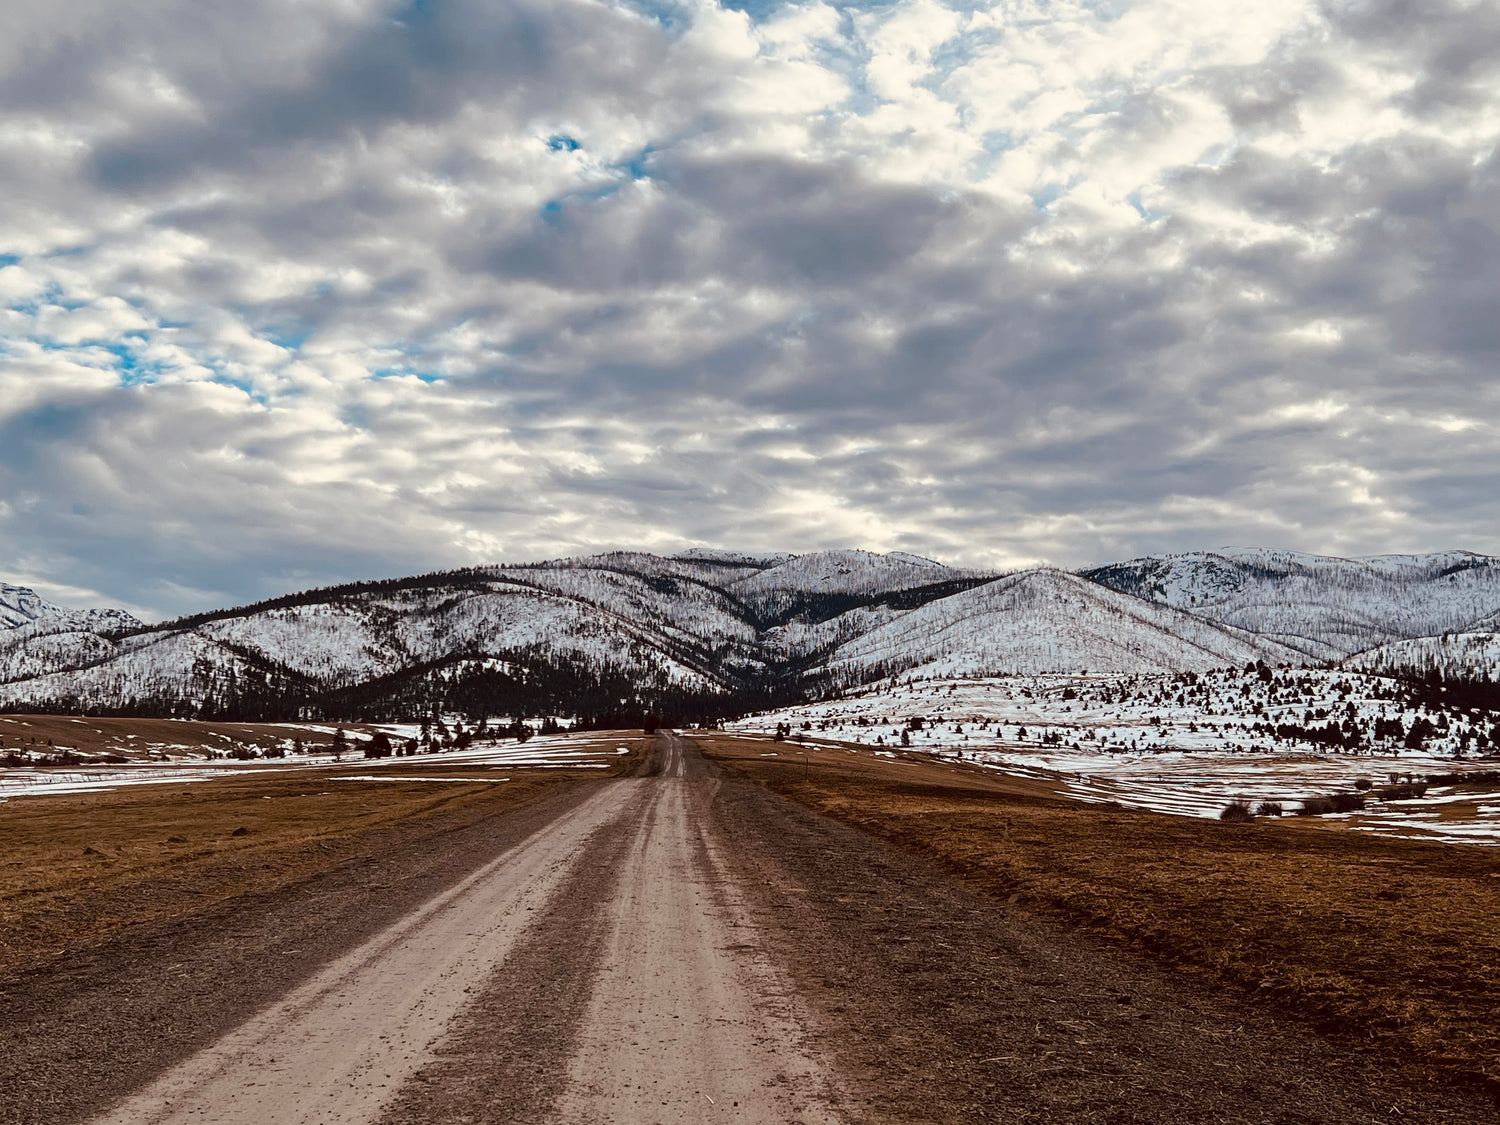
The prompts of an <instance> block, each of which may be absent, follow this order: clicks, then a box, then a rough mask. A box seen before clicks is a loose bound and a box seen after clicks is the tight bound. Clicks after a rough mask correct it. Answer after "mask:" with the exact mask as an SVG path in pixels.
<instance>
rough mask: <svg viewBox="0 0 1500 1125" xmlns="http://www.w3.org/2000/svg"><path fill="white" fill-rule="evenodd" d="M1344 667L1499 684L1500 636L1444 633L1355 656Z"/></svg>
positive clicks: (1390, 645)
mask: <svg viewBox="0 0 1500 1125" xmlns="http://www.w3.org/2000/svg"><path fill="white" fill-rule="evenodd" d="M1343 667H1345V668H1349V669H1351V670H1354V671H1358V672H1375V673H1377V674H1381V675H1400V676H1418V677H1425V676H1428V675H1431V674H1432V673H1434V672H1436V673H1438V674H1439V675H1441V676H1442V678H1443V679H1445V680H1453V679H1460V680H1476V681H1479V682H1481V683H1491V684H1500V635H1497V634H1496V633H1495V632H1494V631H1493V630H1487V631H1485V632H1482V633H1444V634H1442V635H1441V636H1437V637H1414V638H1412V639H1411V640H1405V641H1392V642H1391V643H1390V644H1387V645H1379V646H1377V647H1376V648H1371V649H1366V650H1365V651H1364V652H1359V653H1355V654H1354V655H1353V656H1351V657H1349V658H1348V659H1347V660H1345V661H1344V662H1343Z"/></svg>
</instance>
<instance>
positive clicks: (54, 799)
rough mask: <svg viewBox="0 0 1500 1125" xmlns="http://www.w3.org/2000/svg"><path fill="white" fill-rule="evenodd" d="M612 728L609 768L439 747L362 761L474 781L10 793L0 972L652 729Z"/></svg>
mask: <svg viewBox="0 0 1500 1125" xmlns="http://www.w3.org/2000/svg"><path fill="white" fill-rule="evenodd" d="M617 737H618V738H619V741H620V742H623V743H626V744H628V745H630V747H631V749H632V753H631V754H630V755H628V756H626V755H621V756H620V757H619V758H618V759H617V760H616V762H615V764H614V765H613V766H612V768H611V769H610V770H609V771H604V770H587V771H582V770H579V771H573V770H566V769H547V770H540V769H528V768H526V767H509V766H508V767H506V768H505V770H504V771H503V772H502V773H499V774H497V772H496V771H494V770H492V769H490V768H488V767H485V766H479V767H470V768H468V769H466V768H465V767H462V766H454V765H450V764H448V763H446V762H444V761H443V759H442V757H441V756H440V755H439V756H431V757H420V758H408V759H400V760H399V764H396V763H397V761H398V760H387V761H380V762H370V763H368V765H369V767H370V768H369V769H368V770H361V771H360V772H362V773H364V772H368V773H381V774H387V775H392V776H397V777H399V776H400V775H401V773H402V772H403V771H404V772H407V773H409V774H414V775H420V776H427V777H436V776H452V777H465V776H470V777H473V778H474V779H475V780H474V781H473V783H472V784H462V783H457V782H446V783H431V782H417V781H412V782H400V781H390V782H356V781H342V780H339V779H338V778H339V776H340V774H339V773H336V772H335V771H332V770H322V769H305V768H304V769H294V770H285V771H280V770H278V771H274V772H261V773H234V772H232V771H231V772H230V774H229V775H228V776H226V777H225V778H224V779H222V780H214V781H205V782H194V783H191V784H180V785H175V784H174V785H161V786H157V785H137V786H129V787H124V788H121V789H119V790H115V791H110V792H86V793H73V794H66V795H58V796H45V795H43V796H34V797H14V798H11V799H10V800H8V801H6V802H4V803H3V804H0V978H3V977H6V976H9V975H12V974H14V973H16V972H20V971H23V970H25V969H27V968H30V967H33V966H36V965H39V964H43V963H46V962H49V961H53V960H55V959H56V958H57V957H59V956H61V955H66V954H67V953H68V952H69V951H71V950H76V949H80V948H83V947H86V946H89V945H91V944H93V943H96V942H98V941H100V940H102V939H104V938H106V937H108V936H109V935H111V934H113V933H116V932H118V931H120V930H122V929H124V928H126V927H129V926H132V925H136V924H140V923H144V922H152V921H156V920H159V919H163V918H176V917H186V916H190V915H192V914H193V913H195V912H196V911H200V910H202V909H204V908H206V907H207V906H209V905H211V904H213V903H215V902H218V901H221V900H223V899H225V898H229V897H232V896H236V895H243V894H252V893H263V892H267V891H274V890H275V889H276V888H278V887H282V886H286V885H289V884H291V883H293V882H296V881H298V880H301V879H305V878H308V877H309V876H311V875H313V874H315V873H317V872H318V871H321V870H323V869H325V868H328V867H330V866H332V865H334V864H336V863H339V862H342V861H344V860H347V859H350V858H352V857H355V856H358V855H361V854H366V853H367V852H368V851H369V850H370V849H372V848H375V847H388V846H391V845H392V842H393V841H396V840H399V839H401V838H402V836H403V833H404V834H408V835H413V836H416V835H420V834H421V833H422V832H425V831H434V830H441V828H442V827H443V826H444V825H450V824H458V823H463V822H472V821H474V820H476V819H478V818H480V817H483V816H488V815H491V814H493V813H495V812H499V811H503V810H505V809H508V808H512V807H515V806H517V805H519V804H522V803H524V802H526V801H529V800H531V799H533V798H535V797H537V796H539V795H540V794H541V793H543V792H545V791H547V790H548V789H550V788H552V787H553V786H555V785H557V784H559V783H561V782H565V781H568V780H572V779H577V778H581V777H590V778H598V777H601V776H607V775H608V774H610V773H618V772H621V771H623V770H628V769H630V768H632V767H633V765H634V764H635V763H636V762H638V761H639V759H640V756H641V753H642V750H643V742H642V740H641V737H640V735H639V733H636V734H635V735H634V736H629V735H618V736H617ZM612 740H613V737H612ZM340 772H341V773H342V774H343V775H345V776H347V775H348V773H349V772H350V771H348V770H344V771H340ZM497 776H502V777H508V778H509V780H508V781H505V782H496V781H494V780H493V779H494V778H496V777H497ZM481 779H484V780H481Z"/></svg>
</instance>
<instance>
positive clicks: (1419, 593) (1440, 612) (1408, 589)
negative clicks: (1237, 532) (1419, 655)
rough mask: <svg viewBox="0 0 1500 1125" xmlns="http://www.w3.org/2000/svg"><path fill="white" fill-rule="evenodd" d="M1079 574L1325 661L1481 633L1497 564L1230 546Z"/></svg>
mask: <svg viewBox="0 0 1500 1125" xmlns="http://www.w3.org/2000/svg"><path fill="white" fill-rule="evenodd" d="M1081 573H1082V574H1083V575H1084V577H1086V578H1089V579H1091V580H1093V581H1095V582H1098V583H1100V584H1102V585H1105V586H1109V587H1110V588H1111V589H1115V590H1119V591H1121V592H1122V593H1126V594H1133V595H1135V596H1136V597H1140V598H1146V599H1148V600H1150V601H1154V602H1157V603H1160V604H1162V605H1169V606H1172V607H1174V608H1176V609H1183V610H1187V611H1189V612H1192V613H1195V614H1198V615H1199V616H1202V617H1208V618H1211V619H1212V620H1214V621H1220V622H1223V623H1225V624H1227V625H1234V626H1237V627H1239V628H1241V629H1248V630H1250V631H1251V632H1255V633H1261V634H1264V635H1267V636H1271V637H1275V638H1277V639H1278V640H1280V641H1281V642H1282V643H1284V644H1287V645H1289V646H1291V647H1293V648H1296V649H1298V650H1299V651H1301V652H1304V653H1306V654H1307V655H1308V656H1309V657H1312V658H1315V659H1325V660H1327V659H1337V658H1339V657H1344V656H1348V655H1350V654H1351V653H1355V652H1360V651H1363V650H1365V649H1368V648H1371V647H1374V646H1376V645H1382V644H1386V643H1388V642H1391V641H1398V640H1406V639H1409V638H1412V637H1428V636H1435V635H1438V634H1441V633H1444V632H1462V631H1469V630H1474V629H1476V628H1483V627H1484V624H1485V623H1488V624H1490V625H1493V623H1494V620H1495V614H1496V611H1497V610H1500V558H1495V557H1493V556H1490V555H1476V554H1471V553H1470V552H1467V551H1443V552H1439V553H1436V554H1430V555H1379V556H1375V557H1373V558H1362V559H1340V558H1330V557H1326V556H1322V555H1304V554H1297V553H1295V552H1290V551H1268V550H1259V549H1247V548H1227V549H1225V550H1221V551H1212V552H1209V551H1193V552H1188V553H1185V554H1170V555H1155V556H1150V557H1147V558H1140V559H1131V560H1130V561H1129V562H1122V563H1112V564H1110V565H1108V566H1101V567H1095V568H1093V569H1090V570H1085V571H1083V572H1081Z"/></svg>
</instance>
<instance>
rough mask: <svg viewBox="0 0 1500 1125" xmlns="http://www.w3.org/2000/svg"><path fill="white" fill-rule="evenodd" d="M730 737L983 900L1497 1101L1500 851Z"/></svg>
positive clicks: (745, 759) (785, 779)
mask: <svg viewBox="0 0 1500 1125" xmlns="http://www.w3.org/2000/svg"><path fill="white" fill-rule="evenodd" d="M769 748H770V747H769V744H768V743H766V742H763V741H754V742H746V741H741V740H735V739H729V738H718V739H714V740H712V741H711V742H706V743H705V750H707V751H708V752H709V753H710V755H711V756H713V757H715V758H719V759H721V760H723V761H724V762H726V764H728V765H729V767H730V768H731V769H733V770H735V771H738V772H742V773H745V774H747V775H749V776H751V777H755V778H758V779H759V780H761V781H763V782H765V783H767V784H768V785H770V786H771V787H772V788H773V789H776V790H777V791H779V792H781V793H783V794H785V795H787V796H789V797H792V798H794V799H796V800H798V801H801V802H802V803H804V804H806V805H808V806H809V807H811V808H813V809H815V810H817V811H818V812H821V813H824V814H826V815H829V816H832V817H835V818H837V819H839V820H842V821H844V822H846V823H849V824H853V825H856V826H858V827H860V828H862V829H864V830H866V831H868V832H870V833H872V834H874V835H876V836H879V837H882V838H884V839H886V840H888V841H890V842H892V843H894V844H896V845H898V846H900V847H902V848H904V849H907V850H909V851H912V852H916V853H919V854H921V855H923V856H926V857H928V858H930V859H931V860H933V861H936V862H937V863H938V864H940V865H941V866H943V867H944V868H946V869H948V870H950V871H952V872H954V873H955V874H958V875H960V876H962V877H963V878H965V879H966V880H968V881H970V882H971V883H972V884H973V885H975V886H977V887H979V888H981V889H983V890H984V891H986V892H988V893H990V894H993V895H997V896H1003V897H1005V898H1008V899H1010V900H1011V901H1013V902H1015V903H1017V904H1020V905H1023V906H1025V907H1028V908H1032V909H1041V910H1045V911H1047V912H1049V913H1053V914H1057V915H1061V916H1064V917H1066V918H1068V919H1069V920H1071V921H1073V922H1075V923H1079V924H1083V925H1086V926H1088V927H1091V928H1094V929H1096V930H1098V931H1100V932H1103V933H1105V934H1108V935H1110V936H1112V937H1113V938H1115V939H1117V940H1119V941H1121V942H1124V943H1126V944H1128V945H1129V946H1131V947H1132V948H1134V949H1136V950H1139V951H1142V952H1144V953H1147V954H1149V955H1150V956H1152V957H1154V958H1157V959H1160V960H1162V961H1164V962H1167V963H1169V964H1172V965H1174V966H1176V967H1179V968H1181V969H1184V970H1188V971H1193V972H1196V973H1199V974H1201V975H1203V976H1205V977H1208V978H1211V979H1213V980H1216V981H1217V982H1219V983H1220V984H1222V985H1224V986H1228V987H1229V988H1231V989H1233V990H1235V991H1236V992H1238V993H1241V994H1249V995H1250V996H1252V997H1254V998H1255V999H1257V1000H1260V1001H1266V1002H1270V1003H1274V1004H1275V1005H1277V1006H1279V1007H1280V1008H1282V1009H1283V1010H1284V1011H1286V1012H1288V1013H1291V1014H1293V1015H1295V1016H1297V1017H1298V1018H1300V1019H1303V1020H1306V1021H1308V1022H1310V1023H1312V1024H1313V1025H1315V1026H1316V1027H1317V1028H1318V1029H1319V1030H1320V1031H1322V1032H1324V1033H1325V1034H1327V1035H1330V1036H1332V1037H1334V1038H1335V1039H1336V1040H1338V1041H1340V1042H1341V1043H1343V1044H1346V1045H1349V1046H1357V1047H1358V1048H1360V1049H1363V1050H1368V1051H1373V1052H1377V1053H1379V1054H1380V1055H1382V1056H1384V1057H1386V1058H1388V1059H1391V1060H1394V1061H1399V1062H1401V1063H1403V1064H1406V1065H1409V1066H1411V1067H1413V1068H1414V1069H1415V1070H1417V1071H1418V1072H1420V1074H1421V1075H1422V1076H1423V1077H1425V1078H1428V1079H1431V1080H1434V1081H1468V1082H1478V1083H1481V1084H1483V1085H1485V1086H1487V1087H1488V1088H1489V1089H1490V1090H1491V1091H1492V1092H1495V1091H1500V1027H1497V1025H1496V1022H1495V1020H1494V1010H1495V1003H1496V1000H1497V998H1500V851H1496V850H1495V849H1490V848H1481V847H1474V846H1465V845H1448V844H1432V843H1423V842H1417V841H1408V840H1401V839H1389V838H1379V837H1374V836H1371V835H1368V834H1365V833H1359V832H1349V831H1344V830H1332V829H1328V828H1326V827H1323V826H1320V825H1316V824H1308V823H1306V822H1300V823H1285V822H1272V821H1265V820H1261V821H1257V822H1255V823H1253V824H1221V823H1219V822H1217V821H1207V820H1193V819H1188V818H1181V817H1168V816H1160V815H1155V814H1151V813H1143V812H1134V811H1129V810H1123V809H1112V808H1103V807H1098V806H1093V807H1088V806H1080V805H1076V804H1070V803H1068V802H1065V801H1061V800H1058V799H1055V798H1054V797H1052V796H1050V795H1049V794H1047V793H1046V792H1045V787H1044V785H1038V783H1034V782H1030V781H1026V780H1018V781H1017V782H1014V783H1007V782H1005V781H1003V780H1000V779H997V778H995V776H994V775H993V774H991V775H988V776H985V775H983V774H980V773H979V772H978V771H976V770H974V769H972V768H966V767H955V766H952V765H948V764H937V763H924V762H919V761H917V760H916V759H915V758H912V759H910V760H907V761H899V760H898V761H892V760H890V759H879V758H875V757H873V756H872V755H869V754H861V755H858V756H855V755H851V754H848V753H845V752H841V751H836V750H835V751H813V752H811V753H810V754H809V758H810V766H809V767H807V768H804V767H803V766H802V759H801V753H802V751H801V750H800V749H799V748H790V747H789V748H781V749H780V753H781V756H780V757H778V758H775V759H767V758H765V757H763V756H762V755H763V754H765V753H766V752H767V750H768V749H769Z"/></svg>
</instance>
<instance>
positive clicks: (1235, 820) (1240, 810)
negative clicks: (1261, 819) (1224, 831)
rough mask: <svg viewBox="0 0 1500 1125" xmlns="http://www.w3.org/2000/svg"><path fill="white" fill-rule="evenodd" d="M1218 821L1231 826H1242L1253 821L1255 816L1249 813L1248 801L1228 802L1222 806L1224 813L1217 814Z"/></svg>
mask: <svg viewBox="0 0 1500 1125" xmlns="http://www.w3.org/2000/svg"><path fill="white" fill-rule="evenodd" d="M1219 819H1220V820H1224V821H1228V822H1229V823H1231V824H1244V823H1245V822H1246V821H1251V820H1254V819H1255V814H1254V813H1253V812H1251V811H1250V802H1249V801H1230V802H1229V804H1227V805H1225V806H1224V811H1223V812H1221V813H1219Z"/></svg>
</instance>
